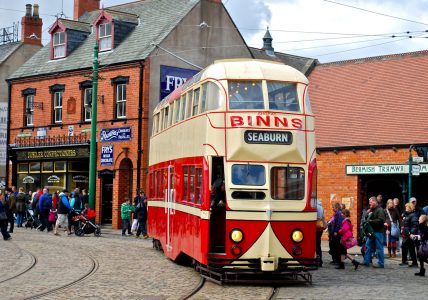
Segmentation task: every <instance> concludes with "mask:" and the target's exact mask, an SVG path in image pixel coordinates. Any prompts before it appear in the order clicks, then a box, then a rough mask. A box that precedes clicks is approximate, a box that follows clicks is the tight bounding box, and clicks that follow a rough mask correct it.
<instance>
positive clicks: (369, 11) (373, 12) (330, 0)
mask: <svg viewBox="0 0 428 300" xmlns="http://www.w3.org/2000/svg"><path fill="white" fill-rule="evenodd" d="M324 1H325V2H329V3H332V4H336V5H341V6H346V7H349V8H353V9H358V10H361V11H365V12H368V13H371V14H376V15H380V16H384V17H388V18H393V19H398V20H402V21H406V22H412V23H416V24H421V25H428V23H424V22H420V21H414V20H410V19H405V18H401V17H396V16H392V15H387V14H384V13H380V12H376V11H372V10H369V9H364V8H360V7H356V6H352V5H349V4H344V3H340V2H336V1H332V0H324Z"/></svg>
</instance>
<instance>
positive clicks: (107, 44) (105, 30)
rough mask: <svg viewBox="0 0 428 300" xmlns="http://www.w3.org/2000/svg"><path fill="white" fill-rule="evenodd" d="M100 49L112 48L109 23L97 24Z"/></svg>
mask: <svg viewBox="0 0 428 300" xmlns="http://www.w3.org/2000/svg"><path fill="white" fill-rule="evenodd" d="M98 36H99V39H100V44H99V47H100V51H105V50H110V49H111V48H112V35H111V23H104V24H100V26H99V35H98Z"/></svg>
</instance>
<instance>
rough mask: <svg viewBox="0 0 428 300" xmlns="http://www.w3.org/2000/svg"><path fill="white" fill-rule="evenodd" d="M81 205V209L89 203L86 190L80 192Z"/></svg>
mask: <svg viewBox="0 0 428 300" xmlns="http://www.w3.org/2000/svg"><path fill="white" fill-rule="evenodd" d="M82 203H83V207H85V204H87V203H89V199H88V191H87V190H86V189H83V190H82Z"/></svg>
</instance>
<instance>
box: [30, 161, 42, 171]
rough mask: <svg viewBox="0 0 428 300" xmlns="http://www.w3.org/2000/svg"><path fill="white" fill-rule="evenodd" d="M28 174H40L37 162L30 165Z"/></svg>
mask: <svg viewBox="0 0 428 300" xmlns="http://www.w3.org/2000/svg"><path fill="white" fill-rule="evenodd" d="M30 173H40V163H39V162H32V163H30Z"/></svg>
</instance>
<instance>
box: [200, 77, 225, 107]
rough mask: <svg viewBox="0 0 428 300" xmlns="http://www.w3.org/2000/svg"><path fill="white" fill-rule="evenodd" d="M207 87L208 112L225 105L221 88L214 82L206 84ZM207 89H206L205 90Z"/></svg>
mask: <svg viewBox="0 0 428 300" xmlns="http://www.w3.org/2000/svg"><path fill="white" fill-rule="evenodd" d="M204 86H206V93H207V96H206V97H207V100H206V101H207V109H206V110H215V109H217V108H220V107H222V106H223V105H224V94H223V93H222V92H221V90H220V88H219V87H218V85H217V84H215V83H214V82H211V81H208V82H207V83H204ZM204 89H205V88H204Z"/></svg>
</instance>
